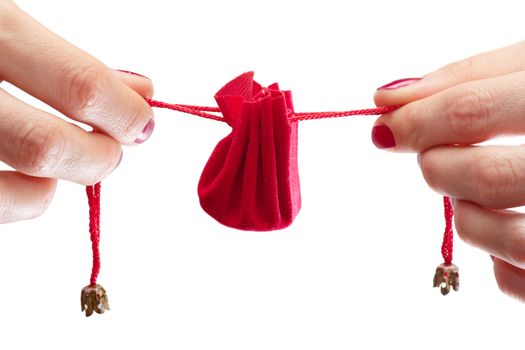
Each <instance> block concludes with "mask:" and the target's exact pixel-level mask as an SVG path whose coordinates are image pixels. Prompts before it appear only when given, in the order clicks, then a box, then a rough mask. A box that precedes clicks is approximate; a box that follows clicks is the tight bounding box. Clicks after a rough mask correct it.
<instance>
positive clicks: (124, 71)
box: [117, 69, 151, 80]
mask: <svg viewBox="0 0 525 350" xmlns="http://www.w3.org/2000/svg"><path fill="white" fill-rule="evenodd" d="M117 70H118V71H119V72H122V73H127V74H131V75H136V76H137V77H141V78H146V79H149V78H148V77H147V76H145V75H142V74H139V73H135V72H131V71H129V70H122V69H117ZM149 80H151V79H149Z"/></svg>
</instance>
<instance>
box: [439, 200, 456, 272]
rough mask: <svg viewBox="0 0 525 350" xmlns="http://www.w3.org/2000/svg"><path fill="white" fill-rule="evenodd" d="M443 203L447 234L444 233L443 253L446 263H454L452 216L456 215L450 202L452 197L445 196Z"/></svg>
mask: <svg viewBox="0 0 525 350" xmlns="http://www.w3.org/2000/svg"><path fill="white" fill-rule="evenodd" d="M443 205H444V207H445V234H444V235H443V244H442V245H441V255H443V260H445V264H447V265H450V264H452V251H453V247H454V232H453V229H452V218H453V217H454V208H452V204H451V203H450V198H449V197H447V196H444V197H443Z"/></svg>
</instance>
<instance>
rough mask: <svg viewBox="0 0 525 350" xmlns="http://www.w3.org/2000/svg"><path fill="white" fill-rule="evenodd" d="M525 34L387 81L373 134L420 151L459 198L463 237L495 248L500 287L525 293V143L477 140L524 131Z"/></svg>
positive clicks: (386, 145) (399, 148) (445, 190)
mask: <svg viewBox="0 0 525 350" xmlns="http://www.w3.org/2000/svg"><path fill="white" fill-rule="evenodd" d="M524 82H525V42H520V43H517V44H515V45H512V46H509V47H505V48H501V49H498V50H494V51H490V52H486V53H482V54H479V55H476V56H473V57H470V58H467V59H465V60H462V61H458V62H455V63H452V64H449V65H446V66H444V67H443V68H441V69H438V70H437V71H434V72H432V73H430V74H427V75H425V76H423V77H422V78H421V79H415V78H409V79H401V80H399V81H396V82H393V83H390V84H387V85H385V86H382V87H381V88H379V89H378V90H377V92H376V94H375V102H376V104H377V105H378V106H388V105H403V107H401V108H400V109H398V110H396V111H394V112H392V113H389V114H385V115H382V116H380V117H379V118H378V119H377V121H376V122H375V126H374V128H373V129H372V141H373V142H374V144H375V145H376V146H377V147H378V148H381V149H385V150H389V151H393V152H414V153H418V161H419V164H420V167H421V170H422V173H423V176H424V178H425V180H426V182H427V183H428V185H429V186H430V187H431V188H433V189H434V190H436V191H437V192H439V193H441V194H444V195H448V196H450V197H452V198H453V204H454V208H455V225H456V230H457V232H458V235H459V236H460V238H462V239H463V240H464V241H466V242H467V243H469V244H471V245H474V246H476V247H478V248H480V249H482V250H484V251H486V252H487V253H489V254H490V255H491V257H492V258H493V262H494V275H495V277H496V281H497V283H498V285H499V287H500V289H501V290H502V291H503V292H505V293H506V294H509V295H511V296H513V297H516V298H518V299H520V300H522V301H525V215H524V214H521V213H518V212H516V211H513V210H509V208H515V207H517V206H521V205H525V146H523V145H516V146H479V145H475V144H478V143H480V142H482V141H486V140H489V139H492V138H495V137H497V136H502V135H523V134H525V84H524Z"/></svg>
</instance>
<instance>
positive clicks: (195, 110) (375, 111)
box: [146, 98, 401, 122]
mask: <svg viewBox="0 0 525 350" xmlns="http://www.w3.org/2000/svg"><path fill="white" fill-rule="evenodd" d="M146 101H147V102H148V103H149V105H150V106H151V107H158V108H167V109H171V110H174V111H178V112H182V113H186V114H192V115H196V116H198V117H202V118H206V119H211V120H216V121H220V122H223V121H224V118H222V117H221V116H219V115H216V114H212V113H208V112H214V113H220V109H219V108H217V107H203V106H191V105H180V104H172V103H166V102H162V101H156V100H152V99H149V98H147V99H146ZM399 107H401V106H386V107H377V108H368V109H356V110H350V111H341V112H304V113H292V112H290V114H289V118H290V122H299V121H302V120H314V119H325V118H337V117H349V116H353V115H379V114H386V113H390V112H393V111H395V110H396V109H398V108H399Z"/></svg>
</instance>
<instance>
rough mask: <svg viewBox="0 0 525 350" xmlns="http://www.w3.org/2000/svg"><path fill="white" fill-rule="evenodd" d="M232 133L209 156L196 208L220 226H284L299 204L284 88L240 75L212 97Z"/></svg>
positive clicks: (293, 135) (290, 108) (262, 228)
mask: <svg viewBox="0 0 525 350" xmlns="http://www.w3.org/2000/svg"><path fill="white" fill-rule="evenodd" d="M215 99H216V101H217V104H218V106H219V108H220V110H221V113H222V115H223V117H224V120H225V122H226V123H228V125H230V126H231V127H232V132H231V133H230V134H229V135H228V136H226V137H225V138H224V139H222V140H221V141H220V142H219V143H218V144H217V146H216V147H215V149H214V151H213V153H212V154H211V156H210V159H209V160H208V162H207V164H206V166H205V167H204V170H203V172H202V175H201V178H200V181H199V187H198V192H199V198H200V203H201V206H202V208H203V209H204V210H205V211H206V212H207V213H208V214H209V215H210V216H212V217H213V218H215V219H216V220H217V221H218V222H220V223H221V224H223V225H226V226H229V227H233V228H236V229H240V230H252V231H269V230H278V229H282V228H285V227H287V226H289V225H290V224H291V223H292V222H293V220H294V218H295V216H296V215H297V213H298V212H299V209H300V207H301V193H300V187H299V173H298V166H297V124H298V123H290V122H289V120H288V114H289V113H290V112H293V105H292V96H291V92H290V91H281V90H279V86H278V85H277V84H276V83H275V84H272V85H270V86H269V87H267V88H264V87H262V86H261V85H259V84H258V83H257V82H255V81H254V80H253V72H248V73H244V74H242V75H240V76H238V77H237V78H235V79H234V80H232V81H231V82H229V83H228V84H226V85H225V86H224V87H223V88H222V89H220V90H219V92H217V94H216V95H215Z"/></svg>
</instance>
